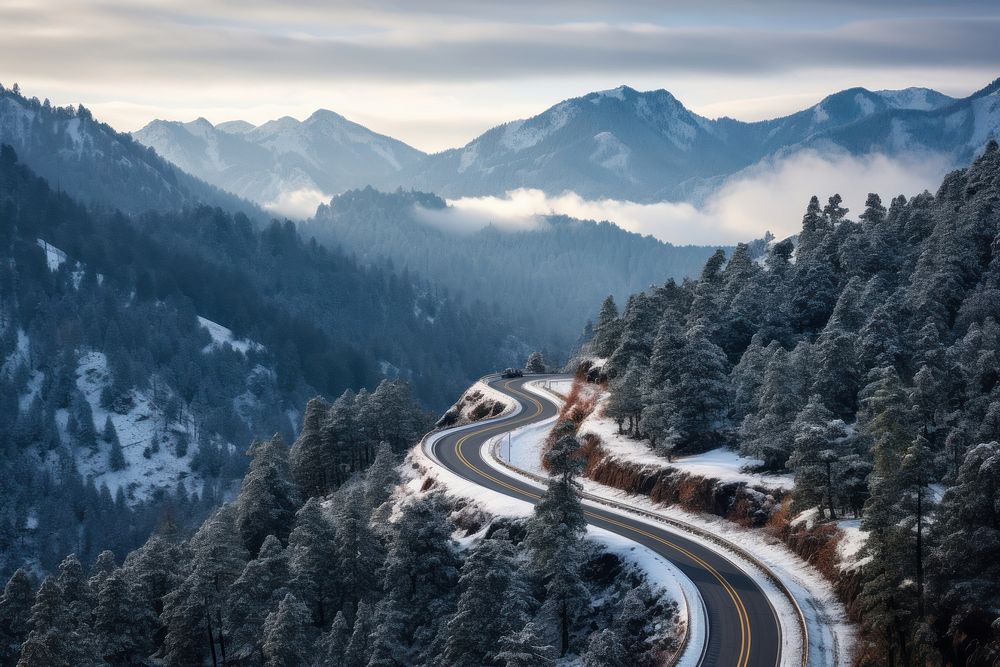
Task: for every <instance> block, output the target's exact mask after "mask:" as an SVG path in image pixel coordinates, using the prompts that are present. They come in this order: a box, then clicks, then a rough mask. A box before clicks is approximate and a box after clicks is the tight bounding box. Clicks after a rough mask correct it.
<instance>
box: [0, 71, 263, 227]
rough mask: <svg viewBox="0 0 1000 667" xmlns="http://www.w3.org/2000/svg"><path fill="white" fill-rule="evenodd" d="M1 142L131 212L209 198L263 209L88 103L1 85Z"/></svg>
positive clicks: (44, 172) (63, 180)
mask: <svg viewBox="0 0 1000 667" xmlns="http://www.w3.org/2000/svg"><path fill="white" fill-rule="evenodd" d="M0 143H2V144H9V145H11V146H13V148H14V149H15V150H16V151H17V154H18V156H20V159H21V160H22V161H23V162H24V163H25V164H26V165H28V166H30V167H31V168H32V170H34V171H35V172H36V173H37V174H39V175H40V176H43V177H45V178H46V179H48V180H49V181H50V182H51V183H52V185H53V186H54V187H56V188H58V189H60V190H63V191H64V192H66V193H67V194H69V195H71V196H73V197H74V198H76V199H78V200H79V201H81V202H85V203H88V204H98V205H101V206H110V207H113V208H119V209H121V210H123V211H125V212H127V213H140V212H143V211H147V210H158V211H166V210H172V209H177V208H181V207H184V206H195V205H198V204H208V205H211V206H219V207H222V208H225V209H227V210H230V211H234V212H235V211H239V212H242V213H245V214H247V215H249V216H250V217H252V218H256V219H261V218H263V217H264V216H263V212H262V211H261V210H260V209H259V208H258V207H257V206H256V205H254V204H252V203H250V202H249V201H247V200H246V199H241V198H239V197H236V196H233V195H232V194H230V192H227V191H224V190H222V189H219V188H217V187H214V186H212V185H209V184H208V183H206V182H204V181H202V180H200V179H199V178H196V177H195V176H192V175H191V174H188V173H185V172H184V171H181V170H180V169H178V168H177V167H176V166H175V165H174V164H171V162H169V161H167V160H165V159H163V158H162V157H160V156H159V155H157V154H156V152H155V151H153V150H150V149H149V148H147V147H146V146H144V145H142V144H140V143H139V142H137V141H135V140H134V139H132V137H131V136H129V135H128V134H123V133H120V132H116V131H115V130H114V129H113V128H111V127H110V126H109V125H107V124H105V123H102V122H100V121H97V120H95V119H94V117H93V116H92V115H91V113H90V111H89V110H88V109H86V108H84V107H83V106H80V107H77V108H73V107H54V106H52V105H50V104H49V101H48V100H45V101H44V102H40V101H39V100H38V99H37V98H30V99H29V98H27V97H25V96H24V95H22V94H21V93H20V91H19V90H18V89H17V87H16V86H15V87H14V88H13V89H6V88H4V87H3V86H0Z"/></svg>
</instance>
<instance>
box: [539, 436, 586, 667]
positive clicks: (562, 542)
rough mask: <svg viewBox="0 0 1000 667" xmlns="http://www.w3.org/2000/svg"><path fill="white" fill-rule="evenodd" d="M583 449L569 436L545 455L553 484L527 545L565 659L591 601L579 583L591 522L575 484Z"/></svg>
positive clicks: (541, 502) (543, 499) (542, 501)
mask: <svg viewBox="0 0 1000 667" xmlns="http://www.w3.org/2000/svg"><path fill="white" fill-rule="evenodd" d="M579 446H580V443H579V441H577V439H576V438H575V437H574V436H572V435H566V436H563V437H562V438H559V440H557V441H556V442H555V444H554V445H553V446H552V448H551V449H550V450H549V451H548V452H546V454H545V460H546V463H547V465H548V469H549V473H550V475H551V476H552V480H551V481H550V482H549V485H548V487H547V488H546V489H545V492H544V493H543V494H542V497H541V499H540V500H539V501H538V503H537V504H536V505H535V508H534V514H533V516H532V518H531V519H530V521H529V522H528V536H527V538H526V540H525V544H526V545H527V547H528V550H529V552H530V554H531V563H532V567H533V569H534V572H535V575H536V576H537V577H538V578H539V580H540V581H541V582H542V583H543V585H544V586H545V601H544V602H543V604H542V612H543V615H544V617H545V618H547V619H548V621H549V623H550V624H551V626H550V627H551V630H552V631H553V636H554V637H555V638H558V639H557V641H558V642H559V647H560V648H559V654H560V655H565V654H566V651H567V650H568V648H569V637H570V632H571V629H572V625H573V623H574V621H575V619H576V617H577V615H578V613H579V603H580V602H581V601H582V600H584V599H586V598H587V596H588V593H587V589H586V587H585V586H584V584H583V581H582V580H581V578H580V566H581V564H582V563H581V559H582V540H583V534H584V531H585V529H586V519H585V518H584V515H583V506H582V505H581V503H580V496H579V489H578V486H579V484H578V482H577V481H576V480H575V479H574V478H575V476H576V475H577V474H578V473H579V472H580V470H581V467H582V461H581V460H580V458H579V455H578V450H579Z"/></svg>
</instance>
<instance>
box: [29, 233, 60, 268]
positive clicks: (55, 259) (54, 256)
mask: <svg viewBox="0 0 1000 667" xmlns="http://www.w3.org/2000/svg"><path fill="white" fill-rule="evenodd" d="M36 242H37V243H38V247H39V248H41V249H42V250H44V251H45V262H46V264H48V267H49V271H58V270H59V267H60V266H62V265H63V264H64V263H65V262H66V253H64V252H63V251H62V250H60V249H59V248H57V247H55V246H54V245H52V244H51V243H48V242H47V241H45V240H43V239H38V240H37V241H36Z"/></svg>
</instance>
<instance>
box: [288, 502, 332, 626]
mask: <svg viewBox="0 0 1000 667" xmlns="http://www.w3.org/2000/svg"><path fill="white" fill-rule="evenodd" d="M288 552H289V554H290V561H289V568H290V572H291V586H292V590H294V591H295V593H296V596H297V597H298V598H299V599H300V600H302V601H303V602H304V603H306V604H307V605H308V606H309V607H310V608H311V609H312V614H313V623H314V624H315V625H316V626H317V627H323V626H325V625H326V623H327V621H328V620H329V618H330V616H331V615H333V613H334V609H335V604H336V602H337V600H338V599H339V598H340V596H341V590H340V589H341V585H340V575H341V574H342V573H341V572H340V571H339V570H338V562H337V561H338V558H337V557H338V553H337V531H336V529H335V528H334V525H333V522H332V521H330V519H329V518H328V517H327V515H326V511H325V510H324V509H323V507H322V505H321V504H320V501H319V500H318V499H316V498H310V499H309V500H308V501H307V502H306V504H305V505H303V506H302V508H301V509H300V510H299V511H298V512H297V513H296V514H295V527H294V528H293V529H292V532H291V534H290V535H289V536H288Z"/></svg>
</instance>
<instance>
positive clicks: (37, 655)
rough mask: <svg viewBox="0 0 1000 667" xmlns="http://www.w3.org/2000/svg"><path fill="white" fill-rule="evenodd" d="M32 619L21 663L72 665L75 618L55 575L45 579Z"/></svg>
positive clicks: (22, 665) (25, 666)
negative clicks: (71, 645)
mask: <svg viewBox="0 0 1000 667" xmlns="http://www.w3.org/2000/svg"><path fill="white" fill-rule="evenodd" d="M30 623H31V632H29V633H28V638H27V640H25V642H24V646H23V647H22V648H21V657H20V660H19V661H18V663H17V664H18V667H40V666H41V665H51V666H52V667H71V665H72V664H73V663H72V662H71V661H72V659H73V656H72V653H73V652H72V650H71V648H70V644H71V643H72V642H73V641H74V637H73V635H74V630H73V619H72V618H71V617H70V612H69V609H68V608H67V605H66V603H65V600H64V599H63V594H62V589H61V588H59V584H57V583H56V580H55V579H54V578H52V577H46V578H45V579H44V580H42V585H41V586H40V587H39V589H38V593H37V594H36V595H35V603H34V605H32V607H31V621H30Z"/></svg>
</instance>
